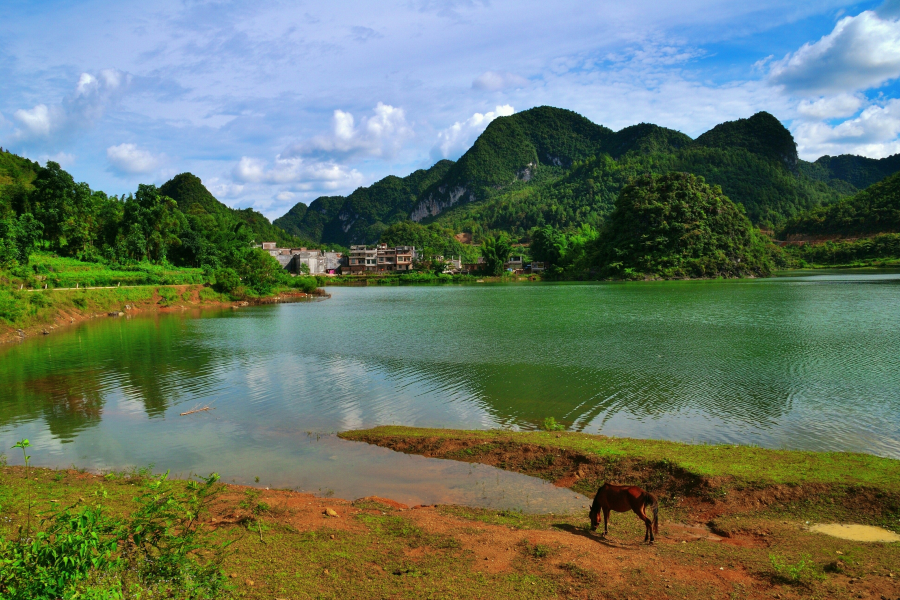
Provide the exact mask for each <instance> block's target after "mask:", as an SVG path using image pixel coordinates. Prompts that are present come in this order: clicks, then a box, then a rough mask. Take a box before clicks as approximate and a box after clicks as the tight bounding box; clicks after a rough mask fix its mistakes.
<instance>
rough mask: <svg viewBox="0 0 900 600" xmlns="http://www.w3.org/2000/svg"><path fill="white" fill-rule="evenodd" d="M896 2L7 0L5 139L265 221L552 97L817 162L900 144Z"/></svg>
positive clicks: (130, 187)
mask: <svg viewBox="0 0 900 600" xmlns="http://www.w3.org/2000/svg"><path fill="white" fill-rule="evenodd" d="M898 77H900V0H888V1H887V2H883V1H881V0H879V1H877V2H857V3H848V2H840V1H837V0H816V1H807V0H794V1H793V2H790V3H787V2H775V1H772V0H756V1H755V2H734V1H733V0H731V1H728V0H681V1H680V2H668V1H667V2H659V1H649V0H629V2H621V1H613V0H594V1H592V2H578V1H568V0H555V1H553V2H547V1H546V0H542V1H539V2H536V1H533V0H516V1H499V0H399V1H394V0H381V1H379V2H358V1H341V0H332V1H331V2H328V3H323V2H303V1H302V0H292V1H284V2H280V1H271V2H270V1H266V0H257V1H255V2H245V1H234V2H230V1H219V0H196V1H195V0H157V1H154V2H147V1H146V0H144V1H140V2H138V1H134V0H115V1H111V0H89V1H74V0H27V1H26V0H3V2H2V3H0V146H2V147H3V148H6V149H8V150H10V151H12V152H15V153H17V154H21V155H23V156H27V157H29V158H31V159H33V160H38V161H40V162H41V163H42V164H43V163H45V162H46V161H47V160H53V161H56V162H58V163H60V164H61V165H62V166H63V167H64V168H65V169H67V170H68V171H69V172H70V173H72V175H73V176H74V177H75V179H76V180H77V181H86V182H87V183H88V184H89V185H90V186H91V187H92V188H93V189H100V190H103V191H105V192H107V193H108V194H127V193H131V192H134V191H135V190H136V189H137V185H138V184H139V183H155V184H157V185H159V184H162V183H164V182H165V181H167V180H168V179H170V178H171V177H172V176H174V175H176V174H178V173H182V172H185V171H190V172H192V173H194V174H195V175H198V176H199V177H200V178H201V179H202V180H203V182H204V184H206V186H207V187H208V188H209V189H210V191H212V192H213V194H215V195H216V197H218V198H219V199H220V200H222V201H223V202H225V203H226V204H229V205H231V206H234V207H240V208H245V207H253V208H255V209H257V210H259V211H261V212H262V213H263V214H265V215H266V216H268V217H269V218H275V217H278V216H281V215H282V214H284V213H285V212H287V211H288V210H289V209H290V208H291V207H292V206H293V205H294V204H296V203H297V202H303V203H305V204H309V203H310V202H311V201H312V200H313V199H315V198H316V197H318V196H323V195H345V194H347V193H349V192H351V191H353V190H354V189H355V188H357V187H359V186H362V185H370V184H371V183H373V182H375V181H377V180H379V179H381V178H382V177H385V176H386V175H392V174H393V175H400V176H404V175H407V174H409V173H411V172H412V171H414V170H416V169H420V168H426V167H428V166H430V165H432V164H433V163H434V162H436V161H437V160H440V159H442V158H450V159H454V160H455V159H457V158H459V156H461V155H462V154H463V153H464V152H465V151H466V149H467V148H468V147H469V146H470V145H471V144H472V142H473V141H474V140H475V139H476V138H477V136H478V135H479V134H480V133H481V132H482V131H483V130H484V128H485V127H486V126H487V125H488V123H490V121H491V120H492V119H494V118H496V117H498V116H506V115H510V114H513V113H515V112H519V111H522V110H526V109H528V108H532V107H535V106H541V105H550V106H557V107H560V108H567V109H570V110H574V111H576V112H578V113H580V114H582V115H584V116H585V117H587V118H589V119H590V120H592V121H594V122H595V123H599V124H602V125H606V126H607V127H610V128H612V129H614V130H618V129H621V128H623V127H627V126H629V125H633V124H635V123H640V122H649V123H656V124H658V125H662V126H665V127H670V128H673V129H677V130H680V131H682V132H684V133H686V134H688V135H690V136H692V137H696V136H698V135H700V134H701V133H703V132H704V131H707V130H708V129H710V128H712V127H713V126H715V125H716V124H718V123H721V122H724V121H728V120H734V119H738V118H743V117H749V116H751V115H753V114H754V113H756V112H758V111H761V110H765V111H768V112H770V113H772V114H773V115H775V116H776V117H777V118H778V119H779V120H781V122H782V123H784V125H785V126H786V127H788V128H789V129H790V130H791V132H792V133H793V135H794V138H795V139H796V141H797V145H798V150H799V152H800V156H801V158H804V159H806V160H815V159H816V158H818V157H820V156H822V155H825V154H830V155H838V154H846V153H850V154H860V155H864V156H869V157H873V158H881V157H884V156H889V155H891V154H895V153H898V152H900V83H898Z"/></svg>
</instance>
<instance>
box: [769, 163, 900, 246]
mask: <svg viewBox="0 0 900 600" xmlns="http://www.w3.org/2000/svg"><path fill="white" fill-rule="evenodd" d="M878 233H900V173H894V174H893V175H891V176H889V177H888V178H887V179H885V180H883V181H880V182H878V183H876V184H873V185H871V186H869V187H867V188H866V189H865V190H863V191H861V192H860V193H858V194H856V195H855V196H853V197H851V198H846V199H844V200H841V201H840V202H836V203H834V204H831V205H829V206H819V207H816V208H814V209H813V210H810V211H807V212H804V213H802V214H800V215H798V216H797V217H795V218H794V219H791V220H790V221H789V222H788V224H787V225H786V226H785V228H784V230H783V234H784V235H809V236H834V237H848V236H851V237H852V236H860V237H866V236H871V235H875V234H878Z"/></svg>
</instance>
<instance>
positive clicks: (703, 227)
mask: <svg viewBox="0 0 900 600" xmlns="http://www.w3.org/2000/svg"><path fill="white" fill-rule="evenodd" d="M764 240H765V238H764V236H760V235H759V234H758V232H757V231H756V230H755V229H754V228H753V225H752V224H751V223H750V220H749V219H747V216H746V215H745V214H744V211H743V210H741V208H740V207H739V206H737V205H736V204H734V203H733V202H732V201H731V200H729V199H728V198H727V197H726V196H725V195H724V194H723V193H722V189H721V188H720V187H718V186H711V185H709V184H708V183H706V182H705V181H704V180H703V178H702V177H697V176H696V175H691V174H690V173H669V174H667V175H643V176H641V177H639V178H637V179H636V180H634V181H633V182H632V183H630V184H628V186H626V187H625V188H624V189H623V190H622V193H621V194H620V195H619V198H618V199H617V200H616V205H615V209H614V210H613V212H612V214H610V216H609V220H608V222H607V226H606V228H605V230H604V231H603V232H602V233H601V235H600V236H599V237H597V238H596V239H595V240H593V241H592V242H590V245H589V248H588V249H587V261H586V262H587V264H586V265H584V266H585V267H587V268H589V269H596V270H597V272H598V273H599V274H600V275H601V276H603V277H611V278H614V279H632V278H634V279H638V278H644V277H664V278H667V279H669V278H681V277H691V278H693V277H704V278H708V277H755V276H765V275H768V274H769V273H770V272H771V270H772V264H771V259H770V255H771V254H770V251H769V247H768V246H767V243H766V242H765V241H764ZM769 244H771V243H769Z"/></svg>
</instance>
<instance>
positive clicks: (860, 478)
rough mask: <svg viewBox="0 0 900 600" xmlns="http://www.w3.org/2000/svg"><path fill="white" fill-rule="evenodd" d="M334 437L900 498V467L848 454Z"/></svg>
mask: <svg viewBox="0 0 900 600" xmlns="http://www.w3.org/2000/svg"><path fill="white" fill-rule="evenodd" d="M340 437H342V438H344V439H348V440H359V441H368V442H376V443H377V440H378V439H379V438H412V439H414V438H433V439H442V438H443V439H447V440H453V439H460V438H465V439H467V440H476V441H479V442H481V443H483V444H484V443H487V444H490V443H501V442H502V443H514V444H534V445H539V446H545V447H548V448H558V449H563V450H570V451H574V452H577V453H580V454H583V455H588V456H596V457H601V458H612V459H613V460H615V459H616V458H623V459H624V458H631V459H639V460H643V461H648V462H658V461H663V460H665V461H667V462H668V463H670V464H672V465H674V466H675V467H677V468H679V469H683V470H685V471H687V472H689V473H692V474H694V475H696V476H700V477H705V478H717V477H729V478H733V479H735V480H737V481H739V482H741V483H744V484H746V485H751V486H752V485H771V484H785V485H792V486H802V485H806V484H812V483H817V484H839V485H853V486H866V487H872V488H878V489H881V490H886V491H891V492H900V461H898V460H894V459H890V458H882V457H878V456H872V455H869V454H854V453H848V452H804V451H798V450H773V449H767V448H759V447H755V446H737V445H732V444H727V445H704V444H684V443H679V442H670V441H664V440H641V439H631V438H613V437H606V436H599V435H588V434H581V433H573V432H565V433H555V432H543V431H527V432H509V431H497V430H492V431H460V430H450V429H425V428H415V427H402V426H383V427H376V428H373V429H363V430H357V431H347V432H344V433H341V434H340Z"/></svg>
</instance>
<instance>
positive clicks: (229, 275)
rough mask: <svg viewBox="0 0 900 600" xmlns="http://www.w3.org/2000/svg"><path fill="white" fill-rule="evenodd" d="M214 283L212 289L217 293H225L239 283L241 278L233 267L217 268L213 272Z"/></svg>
mask: <svg viewBox="0 0 900 600" xmlns="http://www.w3.org/2000/svg"><path fill="white" fill-rule="evenodd" d="M213 278H214V279H215V283H214V284H213V289H214V290H216V291H217V292H219V293H222V294H227V293H229V292H231V291H232V290H233V289H235V288H236V287H238V286H239V285H241V278H240V277H239V276H238V274H237V271H235V270H234V269H227V268H226V269H219V270H217V271H216V272H215V273H213Z"/></svg>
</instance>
